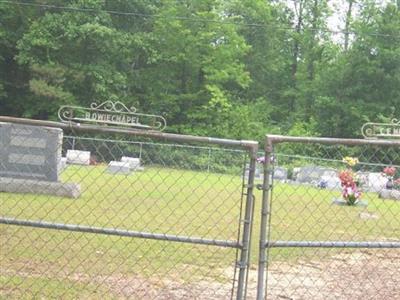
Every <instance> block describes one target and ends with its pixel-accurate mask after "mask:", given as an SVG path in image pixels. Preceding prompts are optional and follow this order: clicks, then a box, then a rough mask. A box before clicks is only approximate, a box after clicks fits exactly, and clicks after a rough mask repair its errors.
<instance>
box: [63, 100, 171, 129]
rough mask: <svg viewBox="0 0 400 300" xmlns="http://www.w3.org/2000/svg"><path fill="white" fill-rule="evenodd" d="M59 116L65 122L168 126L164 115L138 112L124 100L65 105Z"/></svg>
mask: <svg viewBox="0 0 400 300" xmlns="http://www.w3.org/2000/svg"><path fill="white" fill-rule="evenodd" d="M58 117H59V118H60V120H61V121H62V122H65V123H70V122H72V123H78V124H80V123H89V124H100V125H101V124H103V125H110V126H123V127H130V128H139V129H149V130H160V131H162V130H163V129H164V128H165V126H166V123H167V122H166V120H165V119H164V118H163V117H162V116H157V115H149V114H142V113H137V112H136V108H135V107H131V108H128V107H126V106H125V104H123V103H122V102H119V101H117V102H112V101H105V102H103V103H102V104H100V105H98V104H96V103H92V104H91V105H90V108H86V107H79V106H68V105H63V106H61V107H60V109H59V110H58Z"/></svg>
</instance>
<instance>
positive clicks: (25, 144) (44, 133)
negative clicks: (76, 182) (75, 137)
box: [0, 122, 63, 182]
mask: <svg viewBox="0 0 400 300" xmlns="http://www.w3.org/2000/svg"><path fill="white" fill-rule="evenodd" d="M62 137H63V132H62V130H61V129H59V128H49V127H39V126H27V125H18V124H10V123H2V122H0V177H9V178H21V179H33V180H43V181H53V182H55V181H58V173H59V172H58V171H59V170H58V169H59V161H60V159H61V146H62Z"/></svg>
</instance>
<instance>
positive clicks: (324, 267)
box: [249, 249, 400, 300]
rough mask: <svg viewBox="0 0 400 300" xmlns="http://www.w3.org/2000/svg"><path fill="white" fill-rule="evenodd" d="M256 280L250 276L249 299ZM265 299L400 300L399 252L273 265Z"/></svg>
mask: <svg viewBox="0 0 400 300" xmlns="http://www.w3.org/2000/svg"><path fill="white" fill-rule="evenodd" d="M255 280H256V279H255V278H253V276H250V282H249V284H250V286H249V291H250V293H249V298H250V299H254V298H255V294H254V292H253V291H254V290H255V288H254V286H255V284H256V281H255ZM268 299H292V300H300V299H317V300H318V299H321V300H322V299H351V300H354V299H360V300H361V299H363V300H364V299H391V300H392V299H400V251H399V250H398V249H396V250H390V251H389V250H387V251H386V250H371V251H357V252H354V251H353V252H351V251H349V252H342V253H340V254H336V255H332V256H331V257H330V258H327V259H325V260H323V261H321V260H318V261H317V260H310V261H299V262H297V263H296V264H288V263H285V262H282V263H278V262H276V263H273V264H271V266H270V268H269V273H268Z"/></svg>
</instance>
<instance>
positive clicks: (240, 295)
mask: <svg viewBox="0 0 400 300" xmlns="http://www.w3.org/2000/svg"><path fill="white" fill-rule="evenodd" d="M257 151H258V143H254V144H253V145H252V147H251V149H250V168H249V178H248V180H247V191H246V209H245V215H244V219H243V223H244V225H243V235H242V248H241V253H240V261H239V262H238V266H239V268H240V271H239V279H238V291H237V297H236V299H237V300H242V299H244V297H245V290H246V278H247V272H248V267H249V251H250V242H251V229H252V223H253V205H254V203H253V202H254V197H253V191H254V177H255V172H256V160H257Z"/></svg>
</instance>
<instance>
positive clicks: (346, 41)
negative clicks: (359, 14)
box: [344, 0, 400, 51]
mask: <svg viewBox="0 0 400 300" xmlns="http://www.w3.org/2000/svg"><path fill="white" fill-rule="evenodd" d="M348 1H349V6H348V8H347V13H346V24H345V28H344V31H345V32H344V51H347V49H348V48H349V30H350V21H351V13H352V9H353V3H354V0H348ZM397 1H400V0H397Z"/></svg>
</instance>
